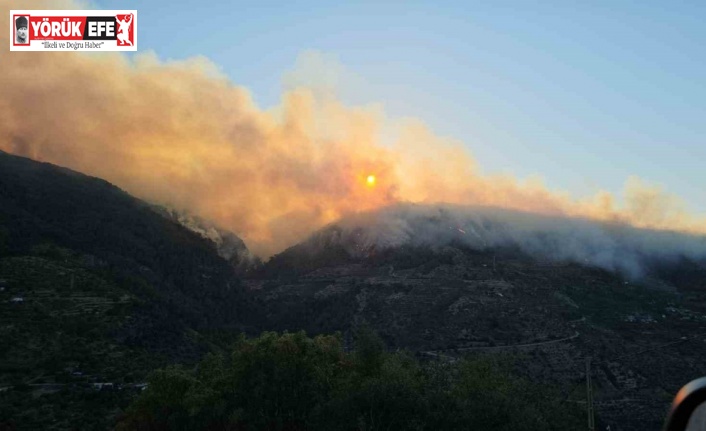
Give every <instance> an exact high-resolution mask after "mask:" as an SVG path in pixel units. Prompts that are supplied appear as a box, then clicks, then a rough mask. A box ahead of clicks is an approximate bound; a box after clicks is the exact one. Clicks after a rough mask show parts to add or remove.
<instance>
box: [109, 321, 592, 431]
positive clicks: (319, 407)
mask: <svg viewBox="0 0 706 431" xmlns="http://www.w3.org/2000/svg"><path fill="white" fill-rule="evenodd" d="M581 424H582V416H581V415H580V413H579V412H577V411H576V409H575V406H573V405H571V404H568V403H565V402H563V399H562V397H560V396H559V395H558V394H557V393H554V392H553V391H552V390H551V389H550V388H546V387H541V386H538V385H534V384H532V383H530V382H528V381H526V380H523V379H522V378H519V377H517V376H515V375H513V374H512V373H511V371H510V367H508V366H503V365H501V364H499V363H497V362H494V361H491V360H490V359H466V360H462V361H459V362H457V363H455V364H449V363H442V362H427V363H420V362H419V361H418V360H417V359H415V358H414V357H413V356H411V355H409V354H407V353H404V352H396V353H389V352H386V350H385V347H384V345H383V343H382V341H381V340H380V338H378V337H377V335H376V334H375V333H373V332H372V331H371V330H370V329H367V328H365V327H363V328H362V329H360V330H359V331H358V333H357V337H356V343H355V350H354V351H353V352H350V353H348V352H345V351H344V349H343V347H342V342H341V337H340V335H338V334H337V335H328V336H323V335H320V336H317V337H315V338H309V337H307V336H306V335H305V334H304V333H303V332H298V333H284V334H277V333H271V332H270V333H264V334H262V335H261V336H260V337H258V338H255V339H245V338H241V339H240V340H239V341H238V342H237V343H236V344H235V346H234V347H233V349H232V351H231V352H230V353H229V354H209V355H208V356H207V357H206V358H205V359H204V360H203V361H202V362H201V363H200V364H199V365H198V366H197V367H196V368H195V369H185V368H183V367H179V366H172V367H168V368H165V369H161V370H158V371H156V372H155V373H153V374H152V376H151V378H150V380H149V387H148V389H147V390H146V391H145V392H143V393H142V395H141V396H140V397H139V398H138V399H137V400H136V401H135V402H134V403H133V405H132V406H131V407H130V408H129V409H128V412H127V414H126V416H125V417H123V418H122V421H121V423H120V424H119V426H118V429H121V430H134V429H136V430H508V431H509V430H513V431H518V430H528V431H529V430H543V431H546V430H562V431H565V430H572V429H579V428H580V426H581Z"/></svg>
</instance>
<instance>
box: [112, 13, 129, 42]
mask: <svg viewBox="0 0 706 431" xmlns="http://www.w3.org/2000/svg"><path fill="white" fill-rule="evenodd" d="M115 21H116V22H117V24H118V45H122V46H125V45H130V46H133V45H132V35H131V34H130V30H132V25H131V24H132V14H131V13H129V14H127V15H117V16H116V17H115Z"/></svg>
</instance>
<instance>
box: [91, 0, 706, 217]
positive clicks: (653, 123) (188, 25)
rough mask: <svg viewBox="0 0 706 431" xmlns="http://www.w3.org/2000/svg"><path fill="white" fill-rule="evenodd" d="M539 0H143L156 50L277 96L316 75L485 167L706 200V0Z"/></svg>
mask: <svg viewBox="0 0 706 431" xmlns="http://www.w3.org/2000/svg"><path fill="white" fill-rule="evenodd" d="M539 3H540V4H539V5H536V4H533V5H530V4H529V3H528V2H520V1H518V2H485V1H484V2H465V1H464V2H384V1H375V2H367V1H359V2H355V3H351V4H346V5H342V4H335V2H312V1H308V2H268V1H262V2H226V1H211V2H208V3H204V2H201V1H198V2H197V1H193V0H186V1H181V2H178V5H175V3H174V2H166V1H161V0H151V1H149V2H141V3H137V2H134V3H131V4H130V5H129V7H134V8H136V9H137V10H138V13H139V26H140V27H139V49H140V51H145V50H154V51H155V52H156V53H157V55H158V56H159V57H160V58H161V59H184V58H189V57H193V56H205V57H207V58H209V59H210V60H212V61H213V62H214V63H216V64H217V65H218V66H219V67H220V68H221V70H222V72H223V73H225V74H226V75H227V76H228V77H230V78H231V79H232V81H233V82H234V83H236V84H237V85H241V86H244V87H246V88H248V89H249V91H250V92H251V95H252V97H253V99H254V100H255V101H256V102H257V104H258V105H259V106H260V107H262V108H267V107H270V106H274V105H276V104H277V103H278V102H279V99H280V95H281V94H282V91H283V89H286V88H287V87H288V86H291V85H293V83H294V84H296V83H302V82H298V81H297V80H298V79H299V81H301V80H307V79H308V80H309V82H303V83H308V84H312V83H314V84H318V85H322V83H323V84H324V85H327V86H331V87H336V92H337V95H338V97H339V98H340V99H341V100H343V101H344V102H346V103H349V104H352V105H357V104H370V103H378V104H380V105H381V106H382V107H384V110H385V112H386V114H387V115H388V116H389V117H391V118H405V117H415V118H419V119H421V120H423V121H424V122H425V123H426V124H427V125H428V126H429V127H430V128H431V129H432V130H433V131H434V133H436V134H437V135H441V136H446V137H450V138H454V139H457V140H460V141H462V142H463V143H464V145H465V146H467V147H468V148H469V149H470V151H471V152H472V153H473V154H474V156H475V158H476V159H477V161H478V164H479V166H480V168H481V170H482V171H483V172H484V173H488V174H494V173H511V174H513V175H515V176H518V177H521V178H524V177H529V176H534V175H536V176H539V177H541V178H542V179H543V180H544V182H545V184H546V185H547V187H549V188H550V189H553V190H561V191H567V192H569V193H571V194H572V195H574V196H579V197H581V196H588V195H590V194H592V193H595V192H596V191H597V190H599V189H602V190H607V191H610V192H613V193H617V194H620V192H621V190H622V188H623V185H624V183H625V181H626V179H627V178H628V177H629V176H631V175H635V176H638V177H640V178H642V179H643V180H645V181H647V182H648V183H650V184H654V185H657V186H661V187H664V188H665V189H666V190H668V191H669V192H671V193H674V194H677V195H679V196H680V197H682V198H683V199H684V200H685V201H686V203H687V208H689V209H691V210H692V211H694V212H696V213H700V214H706V193H704V191H703V188H702V186H703V184H704V183H706V173H704V172H705V171H704V169H703V164H704V161H706V122H705V121H703V120H704V119H705V118H706V79H704V77H706V55H704V53H705V50H704V47H705V46H706V26H704V25H703V22H704V18H706V3H704V2H697V1H693V2H679V1H677V2H656V1H653V2H649V1H648V2H645V1H639V2H638V1H634V2H633V1H611V2H600V1H593V2H539ZM91 4H92V5H94V6H95V7H97V8H105V9H120V8H126V7H128V5H127V4H125V2H123V1H101V0H96V1H94V2H92V3H91ZM295 69H296V70H308V71H310V72H311V71H312V70H313V71H314V72H318V73H319V74H320V75H318V76H317V74H316V73H314V74H311V73H309V74H308V77H302V76H303V75H304V74H302V73H299V74H297V73H296V72H292V70H295ZM297 75H299V77H297Z"/></svg>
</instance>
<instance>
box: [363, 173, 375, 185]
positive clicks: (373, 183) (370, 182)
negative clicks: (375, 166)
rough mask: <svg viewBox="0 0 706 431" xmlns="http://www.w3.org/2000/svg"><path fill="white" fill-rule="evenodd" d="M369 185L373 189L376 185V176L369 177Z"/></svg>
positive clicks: (367, 180)
mask: <svg viewBox="0 0 706 431" xmlns="http://www.w3.org/2000/svg"><path fill="white" fill-rule="evenodd" d="M365 181H366V182H367V183H368V186H370V187H372V186H374V185H375V175H368V178H367V179H366V180H365Z"/></svg>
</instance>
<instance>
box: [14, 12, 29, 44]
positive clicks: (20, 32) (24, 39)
mask: <svg viewBox="0 0 706 431" xmlns="http://www.w3.org/2000/svg"><path fill="white" fill-rule="evenodd" d="M28 29H29V17H26V16H18V17H17V18H15V44H18V45H27V44H28V43H29V31H28Z"/></svg>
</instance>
